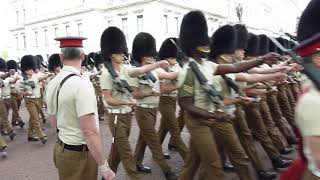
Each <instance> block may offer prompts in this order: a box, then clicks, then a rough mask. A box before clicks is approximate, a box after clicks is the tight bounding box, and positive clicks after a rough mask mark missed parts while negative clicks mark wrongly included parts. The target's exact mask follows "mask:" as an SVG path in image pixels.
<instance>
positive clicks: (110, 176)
mask: <svg viewBox="0 0 320 180" xmlns="http://www.w3.org/2000/svg"><path fill="white" fill-rule="evenodd" d="M102 177H103V179H104V180H113V179H115V177H116V175H115V173H114V172H113V171H112V170H111V169H109V170H108V171H107V172H105V173H104V174H102Z"/></svg>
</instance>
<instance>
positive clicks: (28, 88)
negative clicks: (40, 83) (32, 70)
mask: <svg viewBox="0 0 320 180" xmlns="http://www.w3.org/2000/svg"><path fill="white" fill-rule="evenodd" d="M21 75H22V79H23V81H22V84H23V85H24V87H23V88H24V89H25V90H26V91H27V92H29V93H31V92H32V89H34V88H35V87H36V84H35V82H33V81H30V80H29V79H28V75H27V74H26V73H25V72H23V73H21Z"/></svg>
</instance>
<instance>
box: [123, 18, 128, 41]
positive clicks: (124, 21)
mask: <svg viewBox="0 0 320 180" xmlns="http://www.w3.org/2000/svg"><path fill="white" fill-rule="evenodd" d="M122 31H123V33H124V35H125V36H126V37H127V36H128V18H122Z"/></svg>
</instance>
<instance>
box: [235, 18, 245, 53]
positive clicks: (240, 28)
mask: <svg viewBox="0 0 320 180" xmlns="http://www.w3.org/2000/svg"><path fill="white" fill-rule="evenodd" d="M234 28H235V30H236V37H237V43H236V49H246V47H247V44H248V30H247V28H246V27H245V26H244V25H242V24H236V25H234Z"/></svg>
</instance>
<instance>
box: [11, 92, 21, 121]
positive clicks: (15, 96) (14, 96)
mask: <svg viewBox="0 0 320 180" xmlns="http://www.w3.org/2000/svg"><path fill="white" fill-rule="evenodd" d="M21 100H22V96H21V95H20V94H19V93H11V108H12V119H11V121H12V124H16V123H20V122H21V121H22V120H21V117H20V114H19V108H20V105H21Z"/></svg>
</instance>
